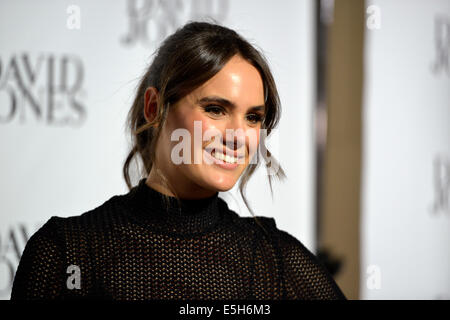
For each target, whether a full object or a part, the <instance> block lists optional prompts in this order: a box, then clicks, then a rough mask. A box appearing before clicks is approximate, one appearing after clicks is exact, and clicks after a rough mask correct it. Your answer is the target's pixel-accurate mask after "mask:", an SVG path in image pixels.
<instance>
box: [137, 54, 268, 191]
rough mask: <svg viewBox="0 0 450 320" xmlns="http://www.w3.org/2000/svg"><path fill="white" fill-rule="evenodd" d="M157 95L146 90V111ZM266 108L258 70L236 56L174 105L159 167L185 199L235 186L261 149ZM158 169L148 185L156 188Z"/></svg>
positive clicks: (162, 140) (161, 144) (158, 158)
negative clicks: (260, 142) (261, 135)
mask: <svg viewBox="0 0 450 320" xmlns="http://www.w3.org/2000/svg"><path fill="white" fill-rule="evenodd" d="M151 90H155V89H154V88H152V89H151ZM154 92H156V91H154ZM152 96H153V97H154V98H155V99H156V94H154V95H152V94H146V103H145V105H146V114H149V113H148V110H149V105H150V103H151V100H152V98H151V97H152ZM264 112H265V110H264V89H263V83H262V79H261V76H260V74H259V72H258V70H257V69H256V68H255V67H253V66H252V65H251V64H250V63H249V62H247V61H246V60H244V59H243V58H241V57H240V56H238V55H236V56H234V57H233V58H231V59H230V61H229V62H228V63H227V64H226V65H225V66H224V67H223V68H222V70H221V71H220V72H218V73H217V74H216V75H215V76H214V77H212V78H211V79H209V80H208V81H207V82H206V83H204V84H203V85H202V86H200V87H199V88H197V89H196V90H194V91H192V92H191V93H190V94H188V95H187V96H185V97H183V98H182V99H180V100H179V101H178V102H177V103H176V104H175V105H173V106H171V109H170V110H169V114H168V116H167V121H166V123H165V126H164V127H163V128H162V132H161V136H160V139H159V140H158V143H157V146H156V167H157V168H158V169H159V170H160V171H161V172H162V174H163V175H164V176H165V177H166V178H167V179H168V180H169V183H170V185H171V186H172V188H175V191H176V193H177V194H178V196H179V197H180V198H185V199H189V198H191V199H194V198H203V197H208V196H211V195H212V194H214V193H215V192H217V191H227V190H229V189H231V188H232V187H233V186H234V185H235V184H236V182H237V181H238V179H239V177H240V175H241V174H242V173H243V171H244V169H245V168H246V167H247V165H248V164H249V162H250V160H251V159H252V157H253V156H254V155H255V153H256V150H257V145H258V144H259V135H260V128H261V121H262V120H263V117H264ZM227 134H228V135H227ZM180 136H181V137H182V138H180ZM171 137H172V138H171ZM172 140H174V141H172ZM211 149H213V150H214V151H212V150H211ZM189 153H190V154H189ZM221 154H225V155H228V156H234V159H233V158H228V157H227V158H225V159H224V158H223V157H221ZM219 159H220V160H219ZM180 162H181V163H180ZM153 171H154V170H152V173H151V174H150V175H149V177H148V179H147V184H149V185H151V186H153V187H155V184H158V181H160V180H159V178H158V177H157V175H155V173H154V172H153ZM158 187H159V190H158V191H161V192H164V193H166V194H168V195H173V194H172V193H171V192H170V191H168V190H165V189H164V190H163V189H162V188H161V187H160V186H158Z"/></svg>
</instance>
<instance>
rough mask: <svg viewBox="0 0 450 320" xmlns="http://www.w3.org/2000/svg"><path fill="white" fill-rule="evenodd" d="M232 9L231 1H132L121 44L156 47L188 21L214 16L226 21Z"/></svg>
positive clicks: (217, 19)
mask: <svg viewBox="0 0 450 320" xmlns="http://www.w3.org/2000/svg"><path fill="white" fill-rule="evenodd" d="M228 10H229V1H228V0H190V1H188V0H143V1H137V0H128V1H127V8H126V12H127V15H128V31H127V33H126V35H124V36H123V37H122V39H121V43H122V44H123V45H124V46H132V45H135V44H136V43H138V42H139V43H141V44H142V45H144V46H146V47H156V46H157V45H158V44H159V43H160V42H161V41H162V40H164V39H165V38H166V37H167V36H168V35H170V34H172V33H173V32H174V31H175V30H176V29H177V28H178V27H180V26H181V25H182V24H184V23H185V22H186V21H188V20H200V21H204V19H211V18H212V19H213V20H215V21H217V22H218V23H222V22H224V21H225V19H226V17H227V15H228Z"/></svg>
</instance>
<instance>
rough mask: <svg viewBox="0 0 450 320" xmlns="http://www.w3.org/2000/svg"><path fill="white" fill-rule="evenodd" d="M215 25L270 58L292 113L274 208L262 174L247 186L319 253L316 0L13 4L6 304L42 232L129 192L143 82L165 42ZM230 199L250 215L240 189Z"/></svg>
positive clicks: (2, 287)
mask: <svg viewBox="0 0 450 320" xmlns="http://www.w3.org/2000/svg"><path fill="white" fill-rule="evenodd" d="M207 16H210V17H212V18H214V19H216V20H217V21H219V22H221V23H223V24H225V25H226V26H229V27H231V28H234V29H236V30H237V31H238V32H240V33H241V34H242V35H243V36H245V37H246V38H247V39H249V40H251V41H252V42H253V43H255V44H256V45H257V46H258V47H260V48H262V49H263V51H264V53H265V55H266V57H267V58H268V60H269V63H270V65H271V67H272V71H273V72H274V76H275V80H276V81H277V84H278V88H279V92H280V96H281V101H282V104H283V115H282V119H281V123H280V130H279V132H278V133H279V135H278V138H279V139H278V140H275V139H272V142H271V143H272V144H273V145H274V146H275V145H277V146H278V147H277V148H276V149H275V150H273V151H278V152H275V155H277V156H278V159H279V160H280V161H281V165H282V166H283V168H284V169H285V172H286V174H287V175H288V180H287V181H286V182H285V183H284V184H278V183H275V188H274V191H275V194H274V201H273V202H272V199H271V197H270V196H269V186H268V183H267V178H266V176H265V175H264V173H265V172H264V171H263V170H259V171H258V172H257V174H256V175H255V176H254V177H253V179H252V180H251V182H250V183H249V186H248V188H247V190H248V191H247V194H248V199H249V200H250V203H251V205H252V208H253V209H254V210H255V212H256V213H257V215H264V216H272V217H275V219H276V222H277V224H278V227H279V228H280V229H282V230H286V231H288V232H289V233H291V234H293V235H294V236H295V237H297V238H298V239H299V240H301V241H302V242H303V243H304V244H305V245H306V246H307V247H309V248H310V249H311V250H313V251H314V250H315V243H314V241H313V239H314V228H313V223H314V219H313V216H312V213H313V209H314V208H313V203H314V199H313V196H314V194H313V190H314V184H313V172H314V158H313V156H314V155H313V132H314V128H313V123H314V121H313V120H314V119H313V112H312V105H313V97H314V95H313V92H314V90H315V88H314V85H313V84H314V83H315V79H314V76H313V67H314V63H315V61H314V58H313V57H314V53H313V45H314V42H313V39H314V32H313V31H314V30H313V26H314V21H313V17H314V10H313V2H312V1H309V0H308V1H307V0H305V1H296V0H291V1H284V2H283V6H280V4H279V2H278V1H275V0H273V1H256V0H252V1H238V0H221V1H208V0H196V1H169V0H165V1H163V2H162V1H161V2H160V1H153V0H147V1H131V0H128V1H126V0H122V1H114V2H113V1H106V0H102V1H88V0H77V1H25V0H20V1H8V2H6V1H5V2H1V4H0V39H1V41H0V43H1V44H0V145H1V166H0V176H1V177H2V179H1V180H0V194H1V201H0V299H8V298H9V296H10V289H11V284H12V279H13V276H14V272H15V270H16V268H17V264H18V261H19V259H20V255H21V253H22V250H23V248H24V245H25V243H26V241H27V239H28V238H29V237H30V236H31V234H33V233H34V232H35V231H36V229H37V228H38V227H39V226H40V225H42V224H43V223H44V222H46V221H47V220H48V219H49V218H50V217H51V216H54V215H56V216H62V217H65V216H71V215H79V214H81V213H83V212H85V211H88V210H90V209H93V208H94V207H97V206H99V205H101V204H102V203H103V202H104V201H106V200H107V199H109V198H111V197H112V196H113V195H116V194H123V193H126V192H128V190H127V188H126V185H125V183H124V181H123V179H122V164H123V161H124V159H125V157H126V155H127V151H128V141H127V136H125V134H124V132H125V126H124V124H125V117H126V113H127V111H128V109H129V108H130V106H131V102H132V98H133V95H134V92H135V91H134V90H135V87H136V85H137V83H138V80H139V77H140V76H141V75H142V74H143V72H144V71H145V68H146V66H147V65H148V63H149V62H150V60H149V58H150V55H151V54H152V53H153V51H154V49H155V48H156V47H157V45H158V44H159V43H160V41H161V40H162V39H163V38H164V37H166V36H167V35H169V34H170V33H172V32H173V31H175V29H176V28H177V27H179V26H181V25H183V24H184V23H185V22H186V21H187V20H190V19H197V18H200V19H202V18H205V17H207ZM78 27H79V28H78ZM277 141H278V142H279V143H277ZM288 144H289V145H288ZM221 197H223V198H225V199H226V200H227V202H228V203H229V206H230V208H231V209H233V210H235V211H237V212H238V213H239V214H240V215H242V216H248V215H249V212H248V211H247V210H246V208H245V206H244V205H243V202H242V201H241V199H240V197H239V196H238V193H237V190H236V188H235V189H233V190H232V191H231V194H229V193H221ZM235 200H236V201H235Z"/></svg>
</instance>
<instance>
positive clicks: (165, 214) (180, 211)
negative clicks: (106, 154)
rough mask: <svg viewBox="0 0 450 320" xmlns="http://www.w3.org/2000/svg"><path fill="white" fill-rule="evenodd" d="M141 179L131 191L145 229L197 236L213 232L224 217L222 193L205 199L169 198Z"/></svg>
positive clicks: (138, 216) (137, 213)
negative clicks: (222, 212) (220, 196)
mask: <svg viewBox="0 0 450 320" xmlns="http://www.w3.org/2000/svg"><path fill="white" fill-rule="evenodd" d="M145 182H146V179H145V178H144V179H141V180H140V181H139V183H138V185H137V186H136V187H134V188H133V189H132V190H131V191H130V194H131V204H132V206H133V207H134V209H135V210H134V217H135V218H136V219H137V221H138V222H139V223H140V224H142V225H144V226H145V227H148V228H151V229H153V230H155V231H159V232H163V233H172V234H183V235H187V234H197V233H203V232H207V231H209V230H211V229H213V228H214V227H215V226H216V225H217V223H218V222H219V220H220V219H221V217H222V214H221V210H220V208H221V205H220V204H221V203H222V202H223V200H222V199H220V198H219V193H218V192H216V193H215V194H214V195H213V196H211V197H207V198H202V199H180V201H179V202H178V200H177V199H176V198H175V197H170V196H169V197H168V199H167V200H168V201H166V198H165V195H163V194H162V193H160V192H159V191H157V190H155V189H153V188H152V187H150V186H148V185H147V184H146V183H145Z"/></svg>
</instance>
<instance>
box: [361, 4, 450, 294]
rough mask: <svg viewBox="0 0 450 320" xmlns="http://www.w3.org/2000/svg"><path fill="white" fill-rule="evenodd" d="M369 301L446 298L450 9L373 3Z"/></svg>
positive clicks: (365, 252) (366, 216) (366, 178)
mask: <svg viewBox="0 0 450 320" xmlns="http://www.w3.org/2000/svg"><path fill="white" fill-rule="evenodd" d="M366 4H367V12H366V17H367V19H366V22H367V25H366V28H367V29H366V40H365V41H366V44H365V99H364V100H365V101H364V119H363V121H364V123H363V124H364V126H363V127H364V132H363V136H364V137H363V142H364V143H363V146H364V152H363V181H362V186H363V190H362V191H363V193H362V194H363V198H362V208H361V213H362V225H361V228H362V230H361V231H362V233H361V235H362V237H361V238H362V246H361V257H362V268H361V271H362V272H361V297H362V298H364V299H450V202H449V201H450V51H449V50H450V1H448V0H432V1H422V0H414V1H411V0H408V1H406V0H405V1H391V0H383V1H381V0H377V1H367V2H366Z"/></svg>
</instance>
